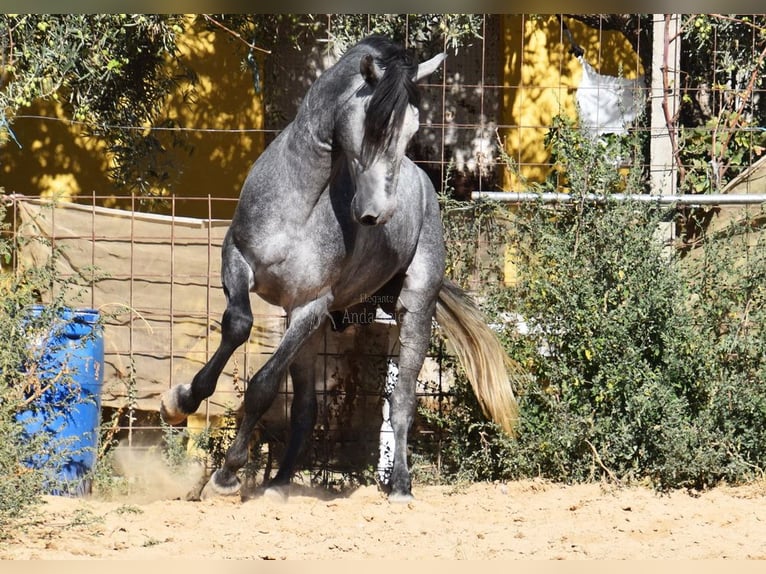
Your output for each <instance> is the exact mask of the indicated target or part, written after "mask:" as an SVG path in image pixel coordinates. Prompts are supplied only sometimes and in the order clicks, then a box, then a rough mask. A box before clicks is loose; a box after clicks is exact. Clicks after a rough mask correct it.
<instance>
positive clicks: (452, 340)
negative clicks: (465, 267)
mask: <svg viewBox="0 0 766 574" xmlns="http://www.w3.org/2000/svg"><path fill="white" fill-rule="evenodd" d="M436 322H437V323H439V327H440V328H441V329H442V331H443V332H444V334H445V335H446V339H447V345H448V348H449V350H450V351H451V352H452V353H453V354H455V355H456V356H457V358H458V360H459V361H460V363H461V365H462V366H463V369H465V372H466V375H467V376H468V380H469V382H470V383H471V388H472V389H473V392H474V394H475V395H476V398H477V399H478V400H479V405H481V408H482V410H483V411H484V414H485V415H486V416H487V417H488V418H490V419H492V420H493V421H495V422H496V423H497V424H498V425H500V427H501V428H502V429H503V430H504V431H505V432H506V433H507V434H508V435H510V436H515V435H516V427H517V424H518V421H519V407H518V405H517V403H516V397H515V396H514V393H513V386H514V383H518V382H519V381H520V380H521V378H522V377H523V376H524V373H523V370H522V369H521V366H520V365H519V364H518V363H517V362H516V361H514V360H513V359H511V358H510V357H509V356H508V354H507V353H506V352H505V349H503V346H502V345H501V344H500V341H499V340H498V338H497V336H496V335H495V333H494V332H493V331H492V330H491V329H490V328H489V327H488V326H487V323H486V320H485V318H484V315H483V314H482V312H481V310H480V309H479V308H478V306H477V305H476V303H474V302H473V300H472V299H471V298H470V297H469V296H468V294H467V293H466V292H465V291H463V290H462V289H461V288H460V287H458V286H457V285H455V284H454V283H452V282H451V281H449V280H446V279H445V280H444V284H443V285H442V288H441V290H440V291H439V297H438V299H437V302H436Z"/></svg>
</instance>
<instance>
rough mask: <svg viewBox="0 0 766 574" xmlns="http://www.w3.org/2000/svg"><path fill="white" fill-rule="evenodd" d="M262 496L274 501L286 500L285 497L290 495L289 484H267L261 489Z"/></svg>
mask: <svg viewBox="0 0 766 574" xmlns="http://www.w3.org/2000/svg"><path fill="white" fill-rule="evenodd" d="M263 496H264V497H265V498H268V499H269V500H273V501H274V502H287V499H288V497H289V496H290V485H289V484H280V485H274V486H269V487H268V488H267V489H266V490H264V491H263Z"/></svg>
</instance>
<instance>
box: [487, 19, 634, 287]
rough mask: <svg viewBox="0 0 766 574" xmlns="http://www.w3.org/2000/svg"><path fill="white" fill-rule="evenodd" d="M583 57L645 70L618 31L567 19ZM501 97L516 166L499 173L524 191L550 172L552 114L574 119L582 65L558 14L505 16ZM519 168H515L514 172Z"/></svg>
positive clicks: (603, 65)
mask: <svg viewBox="0 0 766 574" xmlns="http://www.w3.org/2000/svg"><path fill="white" fill-rule="evenodd" d="M567 26H568V27H569V30H570V32H571V33H572V36H573V37H574V40H575V42H577V44H578V45H580V46H581V47H582V48H583V49H584V51H585V54H584V56H585V59H586V60H587V61H588V62H589V63H590V64H591V66H593V67H594V68H595V69H596V70H597V71H598V72H599V73H600V74H602V75H609V76H622V77H625V78H631V79H633V78H636V77H638V76H640V75H642V74H643V73H644V71H643V68H642V67H641V63H640V59H639V57H638V55H637V54H636V52H635V51H634V50H633V48H632V47H631V45H630V43H629V42H628V41H627V40H626V39H625V37H624V36H623V35H622V34H621V33H619V32H611V31H601V32H599V31H598V30H595V29H593V28H589V27H588V26H585V25H584V24H581V23H579V22H577V21H575V20H572V19H571V18H570V19H567ZM502 34H503V38H502V40H503V42H502V45H503V62H502V65H503V69H502V74H503V75H502V77H503V101H502V122H501V123H502V124H503V126H505V127H503V128H501V129H499V130H498V131H499V134H500V137H501V138H502V139H503V140H504V141H505V151H506V153H507V154H508V156H509V157H510V158H511V160H512V161H513V162H514V164H515V168H514V169H505V170H504V172H503V182H502V185H503V189H504V190H506V191H526V187H527V184H526V183H525V182H542V181H543V180H544V179H545V178H546V176H547V175H548V174H549V172H550V169H551V168H550V165H549V162H550V157H549V156H550V154H549V151H548V149H546V147H545V144H544V138H545V134H546V132H547V131H548V126H550V125H551V124H552V121H553V117H554V116H556V115H562V114H563V115H567V116H569V117H572V118H575V117H577V110H576V103H575V94H576V89H577V86H579V85H580V81H581V79H582V65H581V64H580V62H579V61H578V60H577V58H576V57H575V56H574V55H573V54H570V53H569V48H570V46H571V44H570V43H569V40H568V38H566V37H565V36H564V37H562V33H561V23H560V22H559V19H558V18H557V17H556V16H547V15H546V16H527V15H519V14H514V15H510V14H509V15H504V16H503V23H502ZM516 170H518V171H516ZM504 273H505V283H506V284H507V285H510V284H513V283H514V282H515V281H516V278H517V269H516V262H515V250H514V247H513V246H509V247H508V248H507V249H506V253H505V269H504Z"/></svg>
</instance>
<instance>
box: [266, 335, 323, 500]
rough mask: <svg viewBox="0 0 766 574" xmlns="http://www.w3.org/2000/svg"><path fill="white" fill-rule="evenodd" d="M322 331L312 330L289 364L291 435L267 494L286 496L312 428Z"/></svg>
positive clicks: (314, 417) (283, 497) (315, 412)
mask: <svg viewBox="0 0 766 574" xmlns="http://www.w3.org/2000/svg"><path fill="white" fill-rule="evenodd" d="M321 334H322V332H321V331H317V332H315V333H314V334H313V335H312V336H311V338H310V339H309V340H308V341H307V342H306V344H305V345H304V346H303V347H302V348H301V350H300V352H299V353H298V356H297V357H296V358H295V360H294V361H293V362H292V364H291V365H290V379H291V380H292V384H293V401H292V405H291V406H290V438H289V441H288V444H287V450H286V451H285V455H284V457H283V458H282V461H281V462H280V464H279V471H278V472H277V475H276V476H275V477H274V478H273V480H271V481H270V482H269V484H268V488H267V490H266V492H267V493H274V494H276V495H278V497H280V498H282V499H285V498H287V495H288V488H289V486H290V480H291V479H292V476H293V473H294V472H295V467H296V464H297V463H298V459H299V458H300V455H301V454H302V453H303V449H304V446H305V444H306V438H307V437H308V436H310V435H311V433H312V431H313V430H314V424H315V423H316V418H317V400H316V388H315V380H314V377H315V368H316V367H315V366H316V356H317V351H318V350H319V344H320V343H321V342H322V338H321Z"/></svg>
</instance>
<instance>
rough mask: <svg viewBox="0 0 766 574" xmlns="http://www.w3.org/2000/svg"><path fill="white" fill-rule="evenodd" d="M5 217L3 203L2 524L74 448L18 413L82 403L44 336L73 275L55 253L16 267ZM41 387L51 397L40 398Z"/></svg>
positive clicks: (26, 504)
mask: <svg viewBox="0 0 766 574" xmlns="http://www.w3.org/2000/svg"><path fill="white" fill-rule="evenodd" d="M5 218H6V207H5V206H4V205H3V204H0V224H2V229H1V230H0V260H1V261H2V269H1V270H0V476H2V480H0V532H3V531H7V529H6V527H7V526H8V525H9V524H10V523H11V522H12V521H13V520H15V519H17V518H19V517H23V516H24V515H25V513H27V512H28V511H29V510H30V509H31V508H32V507H34V506H35V505H36V504H37V503H39V502H40V497H41V495H42V494H43V493H44V492H45V491H46V490H47V489H48V487H49V486H50V484H51V480H53V477H55V475H56V474H57V473H58V471H59V469H60V467H61V465H62V464H63V462H64V460H65V457H66V456H67V455H68V454H69V453H71V448H72V447H71V446H68V445H67V442H68V439H63V438H60V437H57V436H54V435H53V434H52V433H46V432H38V433H35V434H33V435H32V436H28V434H27V433H26V432H25V423H23V422H20V421H19V415H20V414H21V413H23V412H26V411H30V409H31V408H34V412H35V415H36V416H38V417H41V418H40V420H42V421H49V420H52V417H54V416H55V414H56V412H57V408H58V407H59V406H60V404H62V403H65V404H67V405H69V406H70V407H71V406H76V404H77V400H78V399H77V398H76V397H75V398H72V395H71V394H69V393H68V391H67V390H68V389H73V388H74V387H73V381H72V377H71V375H70V374H69V373H67V372H66V371H65V370H60V371H56V372H49V371H47V370H46V369H51V368H55V366H50V365H48V366H46V361H45V360H41V358H42V354H43V353H44V351H45V350H46V349H47V350H48V351H54V349H52V348H51V347H49V346H47V345H41V344H40V342H41V341H45V340H46V338H47V337H48V336H49V335H50V333H51V332H52V328H53V325H54V323H55V321H56V320H57V318H58V317H59V316H60V312H61V310H62V309H63V308H64V306H65V305H64V301H63V299H62V298H63V296H64V295H63V294H64V293H65V292H66V291H67V290H66V289H65V288H61V289H51V287H52V286H53V285H59V286H62V287H64V283H67V284H73V283H75V281H74V280H67V281H65V282H64V281H59V280H58V279H57V278H56V274H55V264H56V255H54V257H53V258H51V260H50V261H49V262H48V263H46V264H45V265H43V266H40V267H29V268H25V269H22V270H13V269H11V263H12V257H13V255H14V253H15V252H16V250H17V247H18V242H19V241H21V239H20V237H19V236H18V235H17V236H12V235H10V234H7V233H6V232H7V231H8V228H7V224H6V223H4V222H5V221H6V219H5ZM43 292H47V293H52V300H51V301H49V302H48V303H47V304H46V306H45V308H44V310H43V311H42V312H41V313H39V314H37V315H32V314H30V313H29V307H30V306H31V305H33V304H36V303H39V302H40V294H41V293H43ZM54 381H55V385H56V389H57V391H56V392H53V393H51V392H50V390H49V389H47V387H49V386H50V385H51V383H52V382H54ZM43 394H45V396H46V399H45V400H44V401H40V400H37V399H39V397H40V396H41V395H43Z"/></svg>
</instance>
